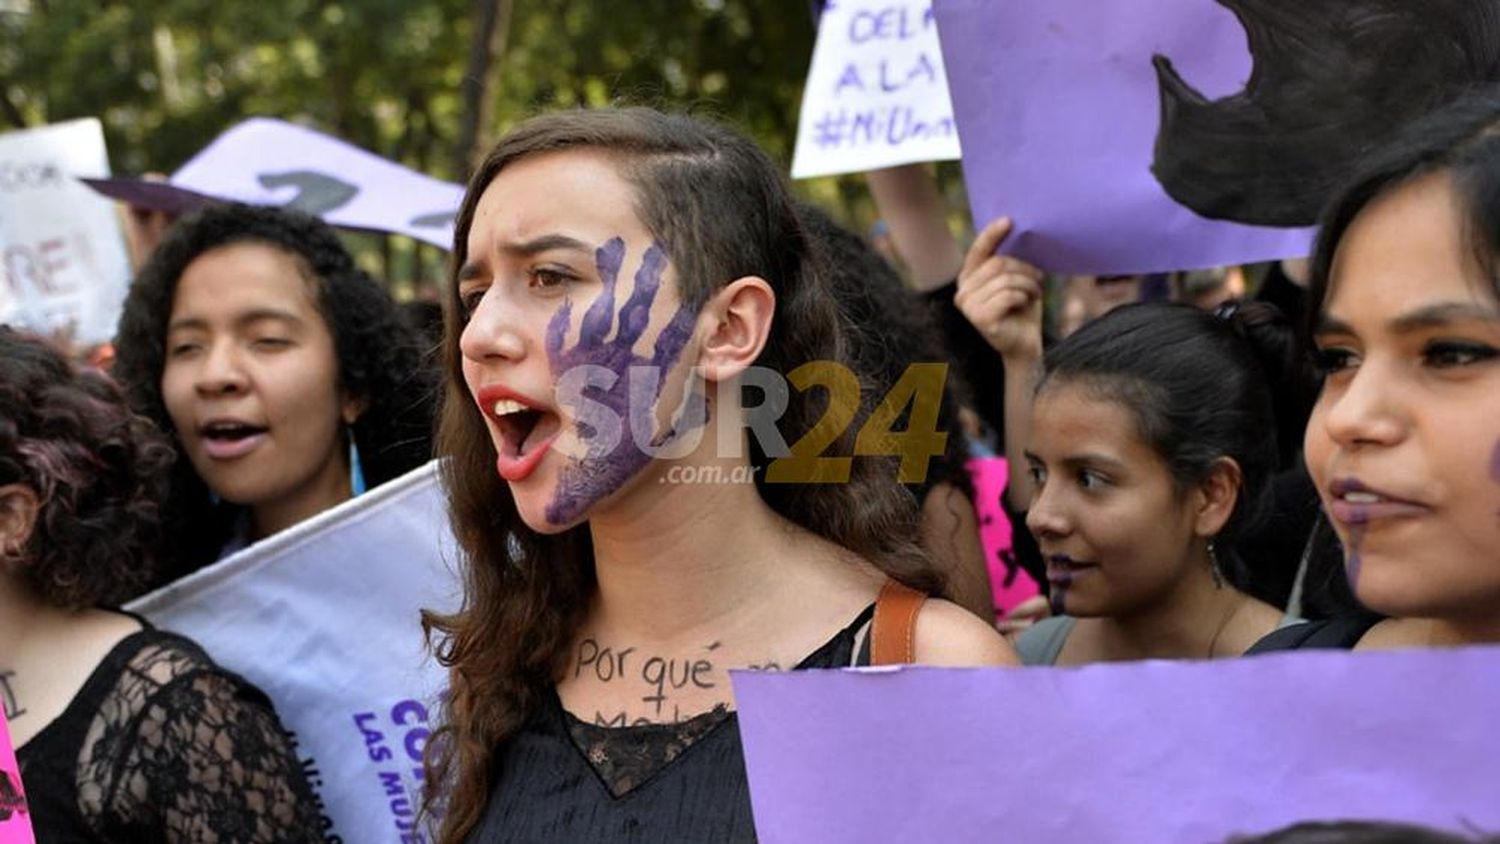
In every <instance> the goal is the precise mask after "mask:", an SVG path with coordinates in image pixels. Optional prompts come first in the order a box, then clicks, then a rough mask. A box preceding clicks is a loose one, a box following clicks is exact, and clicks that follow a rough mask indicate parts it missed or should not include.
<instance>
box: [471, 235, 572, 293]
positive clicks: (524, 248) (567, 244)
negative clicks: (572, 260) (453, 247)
mask: <svg viewBox="0 0 1500 844" xmlns="http://www.w3.org/2000/svg"><path fill="white" fill-rule="evenodd" d="M554 249H564V250H569V251H572V252H582V253H584V254H585V255H590V254H593V252H594V246H593V244H589V243H585V242H583V241H581V240H579V239H578V238H576V237H569V236H567V235H565V234H544V235H542V236H541V237H534V238H532V239H531V240H527V241H523V242H521V243H507V244H504V245H502V246H501V247H500V251H501V252H504V253H506V254H509V255H519V256H521V257H527V256H530V255H535V254H537V253H539V252H550V251H552V250H554ZM483 277H484V267H482V266H480V265H479V264H477V263H475V262H473V261H470V262H468V263H466V264H464V265H463V267H461V268H460V269H459V271H458V281H459V283H460V284H462V283H463V282H465V281H472V280H473V279H476V278H483Z"/></svg>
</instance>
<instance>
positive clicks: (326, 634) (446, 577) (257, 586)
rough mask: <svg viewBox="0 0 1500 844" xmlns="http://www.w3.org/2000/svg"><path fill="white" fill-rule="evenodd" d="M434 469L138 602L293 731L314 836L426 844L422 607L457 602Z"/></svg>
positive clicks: (429, 720) (430, 682)
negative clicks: (313, 797)
mask: <svg viewBox="0 0 1500 844" xmlns="http://www.w3.org/2000/svg"><path fill="white" fill-rule="evenodd" d="M436 468H437V463H436V462H434V463H429V464H428V465H426V466H424V467H422V468H420V469H417V470H415V471H413V472H411V473H409V474H407V475H405V476H403V477H401V478H398V479H396V480H394V481H391V482H389V483H386V484H384V485H382V486H380V487H378V488H376V489H374V490H371V491H370V492H369V493H366V494H365V495H362V496H360V497H358V498H356V499H353V500H352V501H348V502H346V503H344V504H342V505H340V506H338V507H336V508H334V509H332V510H329V511H327V512H325V513H322V514H320V515H318V516H316V517H314V518H313V519H310V520H308V521H307V522H304V523H302V524H300V525H298V526H296V527H294V528H292V529H290V530H287V531H284V532H282V533H279V534H276V535H275V536H272V537H270V538H269V539H266V540H264V541H262V542H259V543H256V544H255V545H252V546H250V547H248V548H246V549H244V550H242V551H239V552H238V553H236V554H234V555H232V556H230V557H227V558H225V559H223V560H221V561H219V562H218V563H216V564H214V565H213V566H210V567H209V568H206V569H203V570H202V571H199V572H196V573H194V574H193V575H191V576H189V577H187V578H184V579H183V580H181V581H178V582H177V583H174V584H171V585H169V586H167V587H165V588H163V589H162V590H160V591H158V592H155V593H152V594H150V595H147V596H146V597H144V598H141V599H140V600H138V601H136V602H134V603H133V604H132V605H131V607H130V609H132V610H134V611H136V612H139V613H141V614H142V615H144V616H146V617H147V618H149V619H151V621H152V622H153V623H154V624H156V625H157V626H159V627H161V628H163V629H166V630H171V631H174V632H178V633H182V634H184V635H186V636H188V637H190V638H192V639H194V640H196V641H197V642H198V643H199V644H201V645H202V646H203V647H204V648H205V649H206V650H207V651H208V653H209V654H210V655H211V656H212V657H213V658H214V659H215V660H216V661H217V662H218V663H219V664H220V665H222V666H224V667H225V668H228V669H230V670H232V671H235V672H238V673H240V674H242V675H244V676H245V677H246V678H248V679H249V680H250V681H251V682H253V683H255V684H256V685H257V686H259V687H260V688H261V689H262V690H264V691H265V693H266V694H268V695H270V697H271V699H272V700H273V701H274V702H275V703H276V709H277V712H278V713H279V714H280V715H281V719H282V722H283V723H285V724H286V726H287V729H289V730H291V731H292V733H293V734H294V735H295V737H296V740H297V745H298V756H299V758H300V759H301V760H302V764H303V769H304V771H306V773H307V774H308V779H309V780H310V781H311V782H312V784H313V786H314V788H316V789H317V790H318V792H319V794H320V796H321V798H322V801H323V809H324V825H325V830H324V839H325V841H328V842H330V844H333V843H334V842H349V844H381V842H402V844H406V842H416V841H425V840H427V839H426V837H425V835H424V834H423V833H422V831H421V829H420V828H419V827H418V825H417V823H416V815H417V810H418V808H419V806H420V797H421V789H422V770H421V768H422V762H421V759H422V749H423V747H424V745H425V744H426V741H427V736H428V733H429V731H430V730H431V729H432V726H433V722H434V721H435V720H436V716H437V712H436V708H435V707H436V701H437V698H438V695H439V694H440V693H441V691H442V690H443V689H444V688H445V687H446V683H447V675H446V671H445V670H444V669H443V668H442V667H441V666H439V665H438V664H437V663H436V662H435V661H434V660H432V659H431V658H430V657H429V656H428V654H427V649H426V645H425V643H424V641H423V638H422V629H421V624H420V619H419V616H418V613H419V611H420V610H422V609H424V608H425V609H436V610H439V611H443V612H448V611H451V610H453V609H455V608H456V607H457V606H458V602H459V596H460V584H459V580H458V576H457V573H456V570H455V567H454V565H453V561H454V560H456V559H457V556H458V555H457V551H456V546H455V544H454V541H453V537H452V533H451V532H450V531H449V528H448V520H447V517H446V515H445V511H444V499H443V495H442V490H441V488H440V487H439V484H438V481H437V473H436Z"/></svg>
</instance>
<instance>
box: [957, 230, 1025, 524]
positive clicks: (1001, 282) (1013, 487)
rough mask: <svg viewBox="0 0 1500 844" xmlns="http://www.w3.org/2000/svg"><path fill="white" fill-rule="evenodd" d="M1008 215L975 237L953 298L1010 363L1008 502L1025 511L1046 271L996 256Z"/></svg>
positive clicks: (1007, 386) (1005, 232)
mask: <svg viewBox="0 0 1500 844" xmlns="http://www.w3.org/2000/svg"><path fill="white" fill-rule="evenodd" d="M1011 227H1012V224H1011V221H1010V218H1008V217H1001V218H1000V219H998V220H996V221H994V222H993V223H990V224H989V225H988V226H986V227H985V228H984V230H983V231H981V232H980V233H979V236H978V237H977V238H975V239H974V245H973V246H971V247H969V254H968V256H967V257H966V258H965V259H964V264H963V270H962V271H961V272H960V273H959V276H958V292H957V293H955V294H954V296H953V302H954V304H955V305H957V306H958V309H959V310H960V311H961V312H962V313H963V315H964V317H965V318H967V319H968V320H969V322H970V323H972V324H973V325H974V328H975V329H976V330H978V331H979V333H980V334H981V335H982V336H983V337H984V339H985V341H986V342H988V343H989V344H990V347H991V348H993V349H994V350H995V351H996V352H998V353H999V354H1000V357H1001V360H1003V361H1004V366H1005V457H1006V460H1007V461H1009V463H1010V465H1011V466H1012V467H1014V469H1013V471H1012V472H1011V475H1010V484H1009V486H1008V487H1007V488H1006V491H1005V495H1006V500H1007V503H1008V504H1009V505H1010V506H1011V507H1012V508H1013V509H1018V510H1024V509H1025V508H1026V505H1027V503H1028V502H1029V501H1030V500H1031V494H1032V491H1033V490H1032V483H1031V478H1030V476H1028V475H1027V473H1026V472H1024V471H1021V467H1024V466H1025V465H1026V460H1025V458H1024V457H1023V456H1022V449H1024V448H1025V445H1026V435H1027V432H1028V430H1029V427H1030V424H1031V393H1032V388H1033V387H1034V386H1035V378H1036V367H1037V362H1038V361H1040V360H1041V357H1042V298H1043V297H1042V293H1043V284H1044V282H1045V280H1046V277H1045V275H1044V274H1043V273H1042V271H1041V270H1040V269H1038V268H1037V267H1034V266H1032V265H1031V264H1028V263H1026V262H1025V261H1022V260H1019V259H1017V258H1012V257H1010V256H1007V255H997V254H995V250H996V249H998V248H999V246H1000V244H1001V242H1003V241H1004V240H1005V238H1006V236H1008V235H1009V234H1010V231H1011Z"/></svg>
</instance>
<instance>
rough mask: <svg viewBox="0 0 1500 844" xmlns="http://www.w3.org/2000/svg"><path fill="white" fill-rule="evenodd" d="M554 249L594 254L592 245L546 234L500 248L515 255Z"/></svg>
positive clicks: (574, 239) (564, 236)
mask: <svg viewBox="0 0 1500 844" xmlns="http://www.w3.org/2000/svg"><path fill="white" fill-rule="evenodd" d="M554 249H566V250H569V251H573V252H583V253H585V254H589V255H592V254H593V252H594V247H593V245H592V244H589V243H584V242H583V241H581V240H579V239H578V238H576V237H569V236H567V235H565V234H544V235H542V236H541V237H535V238H532V239H531V240H528V241H525V242H523V243H507V244H505V245H503V246H501V247H500V251H502V252H509V253H511V254H514V255H535V254H537V253H538V252H550V251H552V250H554Z"/></svg>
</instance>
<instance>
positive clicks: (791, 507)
mask: <svg viewBox="0 0 1500 844" xmlns="http://www.w3.org/2000/svg"><path fill="white" fill-rule="evenodd" d="M560 150H593V151H601V152H603V153H605V154H607V155H608V156H610V157H611V158H612V160H613V161H614V162H615V163H616V165H617V167H618V172H619V173H620V175H621V176H622V177H623V178H624V179H625V180H626V181H627V182H628V183H629V184H630V185H631V186H632V188H633V189H634V191H635V196H636V202H635V205H636V207H635V213H636V215H637V216H638V217H639V218H640V219H641V221H642V222H643V223H644V224H645V225H646V227H647V228H648V229H649V230H650V231H651V233H652V235H653V236H654V237H655V238H656V239H657V240H658V241H660V242H661V243H663V244H664V245H665V247H666V250H667V253H668V255H669V256H670V258H671V260H672V263H673V265H674V266H675V267H676V269H677V277H678V285H679V288H680V290H679V292H680V294H681V297H682V299H683V301H684V302H685V303H686V304H688V305H689V306H691V307H699V306H701V305H702V304H703V303H704V302H705V301H706V300H707V299H708V298H709V296H710V295H711V294H712V293H713V292H714V291H716V290H718V289H720V288H722V287H723V286H724V285H725V284H727V283H728V282H729V281H731V280H733V279H736V278H740V277H743V276H751V275H753V276H759V277H761V278H763V279H765V280H766V281H767V282H768V283H770V285H771V287H772V289H773V290H774V291H775V294H776V311H775V316H774V320H773V323H772V326H771V330H770V335H769V337H768V339H767V342H766V345H765V348H764V350H763V351H762V353H761V355H760V357H759V359H758V360H757V361H756V364H757V365H758V366H764V367H769V368H771V369H774V370H776V371H778V372H781V373H786V372H789V371H790V370H792V369H794V368H796V367H797V366H798V365H800V364H803V363H806V362H808V361H815V360H828V361H835V362H840V363H843V364H844V365H846V366H848V365H849V361H848V358H847V349H846V344H845V343H844V341H843V338H842V336H841V333H840V332H841V329H840V328H839V310H838V305H837V303H836V301H835V300H834V297H833V295H832V293H831V292H830V289H829V287H828V286H827V284H826V282H825V281H824V280H823V279H822V278H821V277H820V276H819V274H818V273H817V272H816V271H815V268H814V267H815V265H814V260H813V257H812V247H811V243H810V240H809V236H808V234H807V232H806V231H805V230H804V229H803V227H802V224H801V222H800V221H799V219H798V215H797V211H796V208H795V207H794V206H793V204H792V200H791V198H790V195H789V193H788V191H787V188H786V185H785V183H784V182H783V181H782V178H781V175H780V171H779V170H778V169H777V168H776V166H775V165H774V164H772V163H771V161H770V159H768V158H767V157H766V156H765V154H764V153H762V152H761V151H760V150H759V149H758V148H756V146H755V145H754V144H753V143H751V142H750V141H748V140H747V139H745V138H744V137H743V136H741V135H740V134H738V133H737V132H734V131H733V130H730V129H728V128H725V127H723V126H720V125H718V124H715V123H712V122H709V121H706V120H702V119H699V118H696V117H692V116H688V115H682V114H665V113H662V112H659V111H655V110H652V109H647V108H620V109H599V110H579V111H566V112H557V113H552V114H547V115H543V116H540V117H536V118H533V119H531V120H529V121H527V122H526V123H524V124H522V125H521V126H519V127H518V128H516V129H515V130H514V131H512V132H511V133H510V134H509V135H507V136H506V137H505V138H504V139H502V140H501V141H500V142H499V144H498V145H497V146H496V147H495V149H494V150H493V151H492V152H491V153H490V154H489V156H488V157H487V158H486V159H485V161H484V163H483V164H482V165H481V166H480V167H479V169H478V170H477V171H476V172H475V174H474V176H473V178H472V179H471V180H470V181H469V185H468V192H467V193H466V195H465V196H464V201H463V205H462V207H461V209H460V211H459V215H458V220H457V226H456V230H455V232H454V248H453V255H452V268H453V270H452V272H451V273H450V278H449V282H448V285H447V291H446V293H445V294H444V303H445V304H444V308H445V321H444V322H445V336H444V341H443V347H444V356H445V365H444V371H445V376H444V382H445V384H446V388H445V395H444V399H443V410H442V419H441V423H440V428H439V434H438V452H439V453H440V454H441V455H442V456H443V457H444V458H445V459H444V460H443V462H442V469H441V474H442V478H443V483H444V485H445V486H446V489H447V492H448V495H449V517H450V519H451V521H452V524H453V530H454V534H455V536H456V537H457V539H458V543H459V547H460V549H461V552H462V571H463V579H464V599H463V604H462V606H461V608H460V609H459V610H458V611H457V612H455V613H453V614H451V615H440V614H437V613H432V612H427V613H424V614H423V625H424V627H425V629H426V630H427V634H428V637H429V641H433V642H435V651H436V654H437V658H438V660H439V661H440V662H441V663H442V664H443V665H445V666H447V667H448V668H449V696H448V698H447V701H446V704H445V708H444V713H443V717H442V721H441V726H440V727H439V728H438V730H437V731H436V732H435V733H434V736H433V740H432V741H431V742H430V743H429V744H428V754H427V760H426V765H427V770H426V780H427V801H426V805H427V807H428V809H429V810H430V811H431V812H432V813H433V814H434V815H438V816H441V823H440V829H439V832H438V840H439V841H440V842H442V844H457V842H460V841H462V840H463V839H464V838H465V836H466V835H468V834H469V832H470V831H471V830H472V829H473V828H474V826H475V825H476V824H477V823H478V821H479V819H480V817H481V815H482V813H483V811H484V807H485V804H486V802H487V800H488V798H489V792H490V789H491V786H492V779H491V770H492V765H493V762H494V759H495V757H496V754H497V753H498V751H499V749H500V748H501V747H502V745H503V744H504V743H505V742H506V740H508V739H509V738H511V737H512V736H513V735H515V734H516V732H517V731H518V730H519V729H520V728H521V726H522V725H523V724H524V723H525V721H526V719H527V717H528V716H529V715H530V714H531V713H532V711H533V710H534V708H535V707H536V706H537V705H538V702H539V701H540V700H541V699H542V698H543V696H544V694H545V693H546V691H547V690H548V689H549V688H550V687H551V686H552V685H553V684H554V683H555V682H556V681H557V679H558V677H559V676H560V673H561V671H562V670H563V667H564V662H565V660H566V654H567V648H568V645H569V644H570V642H571V641H572V638H573V636H574V635H575V633H576V631H577V630H578V628H579V626H580V625H581V624H582V623H583V621H584V619H585V616H586V614H587V612H588V607H589V604H590V600H591V599H592V597H593V594H594V590H595V587H596V580H595V574H594V559H593V546H592V541H591V539H590V535H589V532H588V528H587V525H580V526H578V527H574V528H572V529H570V530H567V531H564V532H562V533H559V534H555V535H543V534H539V533H536V532H535V531H532V530H531V529H529V528H528V527H527V526H526V525H525V523H524V522H522V521H521V519H520V518H519V516H518V515H517V511H516V506H515V501H514V499H513V498H512V497H511V493H510V490H509V487H508V486H507V485H506V484H505V483H504V482H503V481H502V480H501V479H500V478H499V476H498V475H497V474H496V472H495V470H494V465H495V457H496V455H495V449H494V446H493V444H492V442H491V439H490V435H489V432H488V430H487V429H486V427H485V424H484V421H483V419H482V418H481V417H480V415H479V412H478V409H477V408H476V407H475V405H474V402H473V401H472V399H471V397H470V395H469V391H468V387H467V386H466V385H465V382H464V378H463V372H462V369H461V355H460V352H459V348H458V338H459V333H460V332H461V331H462V330H463V320H462V317H461V316H460V314H461V309H460V308H459V303H458V293H457V278H456V270H457V268H459V267H462V266H463V265H464V263H465V262H466V260H467V247H468V240H469V230H470V228H471V226H472V225H473V222H474V210H475V207H476V205H477V204H478V203H479V198H480V196H481V195H482V194H483V193H484V190H485V188H486V187H488V186H489V184H490V182H491V181H493V180H494V179H495V177H496V175H498V174H499V173H500V171H501V170H503V169H504V168H505V167H507V166H508V165H510V164H512V163H514V162H516V161H518V160H520V159H522V158H525V157H527V156H533V155H538V154H542V153H546V152H555V151H560ZM851 368H852V367H851ZM876 398H878V397H876ZM828 401H829V398H828V396H826V395H823V394H821V393H815V392H814V393H798V392H797V391H793V392H792V396H791V404H790V406H789V407H788V408H787V411H786V413H785V414H784V415H783V416H782V417H781V419H780V420H779V422H778V428H779V429H780V432H781V434H782V436H783V437H785V438H786V441H787V442H789V443H790V442H794V441H795V440H796V439H797V438H800V437H801V436H802V435H803V434H804V433H806V432H807V431H809V430H811V429H812V427H813V425H814V423H816V422H817V421H818V420H819V419H820V418H821V417H822V415H823V413H824V410H825V409H826V408H827V405H828ZM852 439H853V436H852V433H849V432H846V433H845V435H844V437H842V438H841V439H840V441H839V442H838V443H836V444H835V445H834V446H833V447H832V449H833V452H832V453H835V454H849V453H851V451H852V449H851V445H852ZM750 459H751V462H752V464H753V465H754V466H756V467H757V468H759V469H762V470H763V469H764V468H765V467H766V466H767V465H768V464H769V462H770V460H769V458H768V457H767V456H766V455H765V453H764V452H763V451H762V450H761V448H760V447H759V444H757V443H754V442H752V444H751V452H750ZM765 475H766V473H765V472H764V471H758V472H756V474H755V477H756V484H757V488H758V490H759V492H760V494H761V497H762V498H763V499H764V500H765V501H766V503H767V504H768V505H769V506H770V507H771V508H772V509H773V510H775V511H776V512H777V513H779V514H781V515H782V516H784V517H786V518H788V519H790V520H791V521H793V522H796V523H797V524H799V525H801V526H803V527H805V528H807V529H808V530H810V531H812V532H814V533H816V534H818V535H820V536H823V537H825V538H827V539H829V540H831V541H833V542H836V543H838V544H840V545H842V546H844V547H845V548H848V549H850V550H852V551H854V552H855V553H857V554H860V555H862V556H864V557H865V558H866V559H868V560H870V561H871V562H872V563H874V564H875V565H877V566H878V567H880V568H881V569H882V570H883V571H885V572H886V573H888V574H889V575H891V576H892V577H894V578H896V579H898V580H901V581H903V582H905V583H907V584H908V585H911V586H913V587H916V588H918V589H922V590H924V591H927V592H934V593H935V592H938V591H939V590H940V589H941V586H942V584H941V582H940V579H939V576H938V575H937V573H936V572H935V570H934V569H933V568H932V567H931V566H930V565H929V563H928V560H927V558H926V557H925V556H924V555H923V554H922V552H921V551H920V550H919V548H918V546H917V545H916V540H915V537H917V536H918V535H919V528H918V523H919V522H918V519H919V513H918V509H917V505H916V502H915V499H914V498H913V497H912V495H911V494H910V493H909V492H907V491H906V490H905V489H903V488H902V487H900V486H899V485H898V484H897V483H896V481H895V473H894V463H893V462H891V461H884V462H882V461H864V460H857V461H854V468H853V473H852V476H851V478H850V481H849V483H847V484H836V483H823V484H769V483H766V482H765V480H764V478H765Z"/></svg>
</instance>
